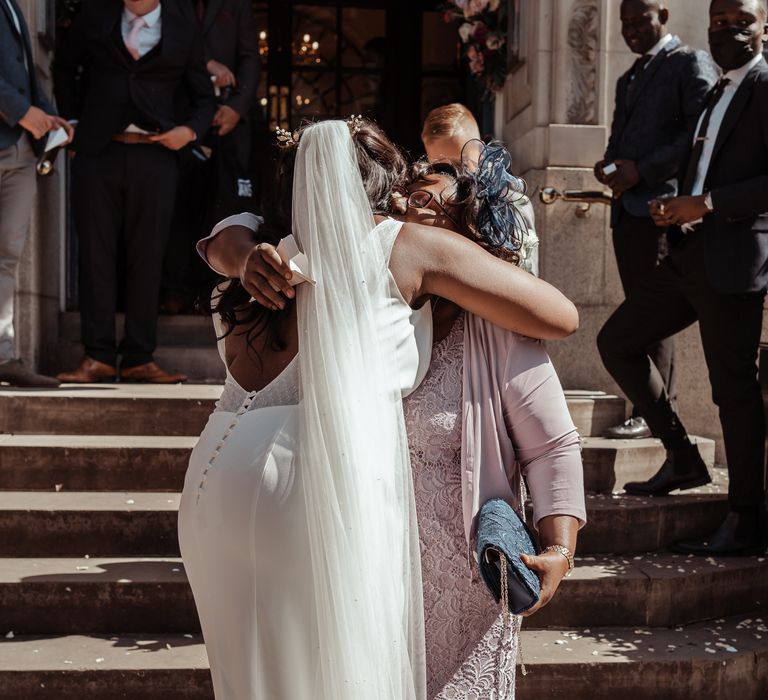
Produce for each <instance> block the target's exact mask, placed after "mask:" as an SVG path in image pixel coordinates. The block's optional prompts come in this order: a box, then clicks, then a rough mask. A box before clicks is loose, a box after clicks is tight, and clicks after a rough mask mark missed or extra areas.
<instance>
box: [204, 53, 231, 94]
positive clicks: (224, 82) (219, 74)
mask: <svg viewBox="0 0 768 700" xmlns="http://www.w3.org/2000/svg"><path fill="white" fill-rule="evenodd" d="M205 67H206V68H207V69H208V73H210V74H211V75H212V76H213V77H214V78H215V80H214V81H213V84H214V85H215V86H216V87H220V88H222V87H227V86H231V87H235V85H236V84H237V81H236V80H235V74H234V73H233V72H232V71H231V70H229V68H227V67H226V66H225V65H224V64H223V63H219V62H218V61H214V60H213V59H211V60H210V61H208V63H206V64H205Z"/></svg>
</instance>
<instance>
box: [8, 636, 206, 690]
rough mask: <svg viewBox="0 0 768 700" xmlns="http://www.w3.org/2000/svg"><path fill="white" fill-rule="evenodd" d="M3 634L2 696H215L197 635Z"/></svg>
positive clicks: (200, 640) (203, 648)
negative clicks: (32, 635)
mask: <svg viewBox="0 0 768 700" xmlns="http://www.w3.org/2000/svg"><path fill="white" fill-rule="evenodd" d="M6 632H7V630H2V634H0V697H2V698H9V699H11V698H12V699H14V700H16V699H19V700H21V699H22V698H23V700H51V698H56V700H59V699H61V700H85V699H86V698H91V699H93V700H106V699H108V698H120V699H121V700H213V688H212V686H211V674H210V671H209V670H208V656H207V654H206V653H205V646H204V645H203V641H202V638H201V637H200V635H199V634H197V635H191V634H189V635H173V634H157V635H145V634H144V635H138V636H136V635H125V634H115V635H94V636H77V635H74V636H55V637H52V636H45V637H43V636H34V637H29V636H21V635H14V636H13V637H12V638H10V639H9V638H6V637H5V634H6Z"/></svg>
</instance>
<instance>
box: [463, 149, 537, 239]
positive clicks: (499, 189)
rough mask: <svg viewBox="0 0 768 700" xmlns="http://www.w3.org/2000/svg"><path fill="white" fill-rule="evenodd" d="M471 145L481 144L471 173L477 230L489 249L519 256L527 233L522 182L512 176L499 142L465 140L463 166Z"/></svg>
mask: <svg viewBox="0 0 768 700" xmlns="http://www.w3.org/2000/svg"><path fill="white" fill-rule="evenodd" d="M471 143H478V144H480V157H479V158H478V161H477V168H476V169H475V170H474V172H473V176H474V179H475V185H476V191H475V196H476V197H477V199H478V203H479V207H478V213H477V219H476V226H477V231H478V233H479V235H480V238H481V240H482V241H483V242H484V243H485V244H486V245H487V246H488V247H489V248H495V249H498V248H502V249H504V251H507V252H509V253H518V252H519V251H520V249H521V247H522V244H523V237H524V236H525V234H526V233H527V227H526V225H525V221H524V219H523V217H522V215H521V214H520V211H519V207H520V206H521V205H522V204H523V203H524V202H525V201H526V189H527V187H526V183H525V180H523V179H522V178H519V177H516V176H515V175H513V174H512V156H511V155H510V154H509V151H508V150H507V149H506V148H505V147H504V145H503V144H501V143H499V142H498V141H491V142H490V143H487V144H486V143H483V142H482V141H479V140H477V139H472V140H471V141H467V143H466V144H464V148H462V157H461V159H462V163H463V164H465V165H466V161H465V156H464V151H465V149H466V148H467V146H468V145H469V144H471Z"/></svg>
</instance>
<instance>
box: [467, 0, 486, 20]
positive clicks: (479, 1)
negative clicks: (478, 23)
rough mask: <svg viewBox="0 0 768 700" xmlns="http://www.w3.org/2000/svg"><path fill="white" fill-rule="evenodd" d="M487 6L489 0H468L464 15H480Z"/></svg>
mask: <svg viewBox="0 0 768 700" xmlns="http://www.w3.org/2000/svg"><path fill="white" fill-rule="evenodd" d="M486 7H488V0H467V3H466V7H465V8H464V16H465V17H474V16H475V15H479V14H480V13H481V12H482V11H483V10H484V9H485V8H486Z"/></svg>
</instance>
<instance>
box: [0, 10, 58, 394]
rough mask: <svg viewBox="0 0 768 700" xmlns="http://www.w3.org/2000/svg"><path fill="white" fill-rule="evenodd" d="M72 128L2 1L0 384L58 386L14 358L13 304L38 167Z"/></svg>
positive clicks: (22, 28)
mask: <svg viewBox="0 0 768 700" xmlns="http://www.w3.org/2000/svg"><path fill="white" fill-rule="evenodd" d="M59 129H64V130H65V134H64V139H65V140H68V139H69V137H70V135H71V133H72V127H70V125H69V124H67V123H66V122H65V121H64V120H63V119H61V118H60V117H58V116H56V113H55V110H54V109H53V107H52V105H51V103H50V102H49V101H48V99H47V98H46V96H45V94H44V93H43V90H42V88H41V87H40V83H39V82H38V80H37V76H36V75H35V68H34V60H33V56H32V47H31V44H30V41H29V31H28V30H27V25H26V22H25V21H24V15H23V14H22V12H21V9H20V8H19V6H18V5H17V4H16V0H0V212H1V214H2V215H0V382H7V383H9V384H11V385H13V386H37V387H49V386H58V381H56V380H55V379H53V378H51V377H45V376H43V375H40V374H36V373H35V372H33V371H32V370H31V369H29V368H27V367H25V366H24V364H23V362H22V361H21V360H20V359H19V358H18V357H16V349H15V335H14V329H13V304H14V293H15V290H16V270H17V269H18V265H19V260H20V258H21V253H22V251H23V250H24V243H25V242H26V239H27V234H28V232H29V222H30V216H31V213H32V204H33V202H34V198H35V191H36V185H37V183H36V173H35V164H36V161H37V156H39V155H41V154H42V153H43V150H44V148H45V140H46V138H47V137H48V134H49V133H55V132H56V131H58V130H59Z"/></svg>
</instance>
